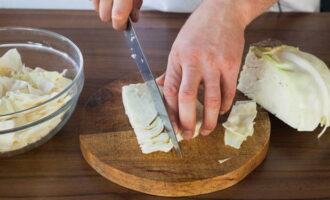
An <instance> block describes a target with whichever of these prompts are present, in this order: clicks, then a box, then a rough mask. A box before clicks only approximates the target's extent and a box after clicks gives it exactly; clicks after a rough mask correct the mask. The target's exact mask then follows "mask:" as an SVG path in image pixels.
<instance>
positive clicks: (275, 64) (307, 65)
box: [237, 45, 330, 137]
mask: <svg viewBox="0 0 330 200" xmlns="http://www.w3.org/2000/svg"><path fill="white" fill-rule="evenodd" d="M237 88H238V90H240V91H241V92H243V93H244V94H245V95H246V96H248V97H249V98H251V99H253V100H254V101H256V102H257V103H258V104H260V105H261V106H263V107H264V108H265V109H266V110H268V111H269V112H271V113H273V114H274V115H275V116H276V117H278V118H279V119H281V120H282V121H283V122H285V123H286V124H288V125H290V126H291V127H293V128H295V129H297V130H298V131H313V130H315V129H316V128H317V127H318V126H319V125H321V126H324V129H323V130H322V132H321V133H320V134H319V137H320V136H321V135H322V134H323V133H324V132H325V130H326V128H327V127H328V126H329V118H330V70H329V68H328V67H327V66H326V64H325V63H324V62H322V61H321V60H320V59H319V58H317V57H315V56H314V55H312V54H309V53H305V52H302V51H300V50H299V49H298V48H295V47H292V46H286V45H282V46H277V47H258V46H252V47H251V48H250V50H249V53H248V55H247V56H246V60H245V64H244V66H243V71H242V72H241V75H240V78H239V84H238V87H237Z"/></svg>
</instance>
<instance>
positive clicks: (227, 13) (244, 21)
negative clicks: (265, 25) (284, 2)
mask: <svg viewBox="0 0 330 200" xmlns="http://www.w3.org/2000/svg"><path fill="white" fill-rule="evenodd" d="M276 2H277V0H203V4H207V5H208V6H209V7H210V8H213V9H216V10H217V13H218V14H219V16H220V17H222V18H225V19H227V20H228V19H230V20H233V22H235V23H237V25H240V26H241V27H242V28H243V29H245V27H246V26H247V25H248V24H250V23H251V22H252V21H253V20H254V19H255V18H256V17H258V16H259V15H261V14H262V13H264V12H265V11H267V9H268V8H269V7H271V6H272V5H273V4H274V3H276Z"/></svg>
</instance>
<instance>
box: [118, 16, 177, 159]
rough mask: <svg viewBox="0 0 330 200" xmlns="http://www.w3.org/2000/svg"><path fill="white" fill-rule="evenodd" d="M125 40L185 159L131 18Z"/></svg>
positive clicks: (159, 112)
mask: <svg viewBox="0 0 330 200" xmlns="http://www.w3.org/2000/svg"><path fill="white" fill-rule="evenodd" d="M124 35H125V38H126V40H127V43H128V45H129V47H130V49H131V52H132V55H131V56H132V58H133V59H134V60H135V62H136V65H137V67H138V69H139V72H140V74H141V76H142V78H143V80H144V82H145V83H146V85H147V86H148V89H149V92H150V94H151V97H152V99H153V101H154V104H155V107H156V110H157V112H158V114H159V116H160V118H161V119H162V120H163V123H164V126H165V128H166V130H167V131H168V135H169V137H170V138H171V142H172V144H173V146H174V149H175V150H176V152H177V154H178V156H179V157H180V158H182V157H183V155H182V151H181V149H180V145H179V142H178V139H177V137H176V134H175V132H174V129H173V126H172V124H171V121H170V119H169V117H168V113H167V110H166V107H165V104H164V100H163V98H162V95H161V93H160V91H159V88H158V86H157V84H156V81H155V78H154V76H153V74H152V72H151V70H150V67H149V64H148V61H147V58H146V57H145V55H144V53H143V50H142V47H141V45H140V42H139V39H138V37H137V35H136V32H135V30H134V27H133V24H132V20H131V19H130V18H129V20H128V22H127V29H126V30H125V31H124Z"/></svg>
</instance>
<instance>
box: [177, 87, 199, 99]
mask: <svg viewBox="0 0 330 200" xmlns="http://www.w3.org/2000/svg"><path fill="white" fill-rule="evenodd" d="M195 97H196V91H195V90H194V89H192V88H183V89H182V90H180V97H179V101H181V102H183V103H185V102H190V101H194V100H195Z"/></svg>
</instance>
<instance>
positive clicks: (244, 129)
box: [223, 101, 257, 149]
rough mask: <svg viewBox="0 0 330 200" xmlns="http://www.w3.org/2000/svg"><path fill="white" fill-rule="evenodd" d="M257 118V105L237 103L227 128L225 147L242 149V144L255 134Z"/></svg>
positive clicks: (246, 102)
mask: <svg viewBox="0 0 330 200" xmlns="http://www.w3.org/2000/svg"><path fill="white" fill-rule="evenodd" d="M256 116H257V104H256V103H255V102H253V101H237V102H236V103H235V105H234V106H233V107H232V109H231V111H230V114H229V117H228V119H227V121H226V122H225V123H223V127H224V128H225V137H224V141H225V145H228V146H231V147H234V148H236V149H240V148H241V144H242V143H243V142H244V141H245V140H246V139H247V137H248V136H252V135H253V133H254V128H253V125H254V122H253V121H254V119H255V118H256Z"/></svg>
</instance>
